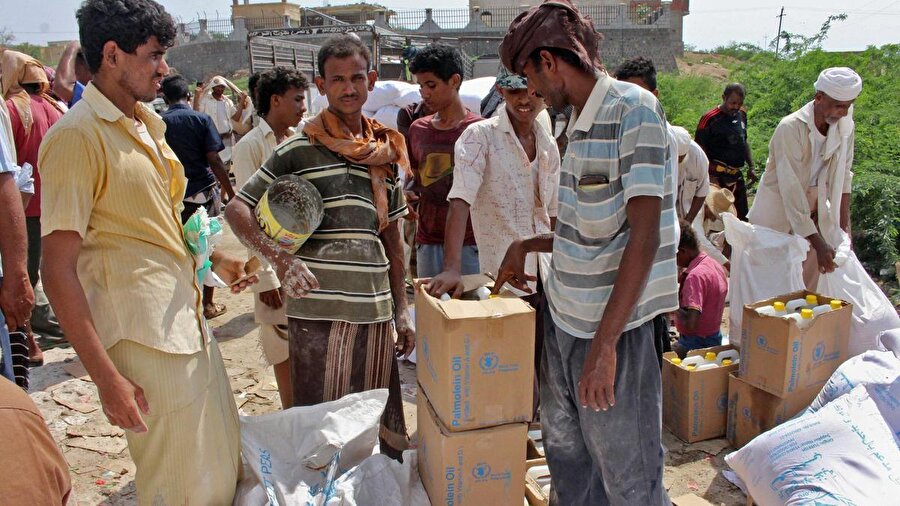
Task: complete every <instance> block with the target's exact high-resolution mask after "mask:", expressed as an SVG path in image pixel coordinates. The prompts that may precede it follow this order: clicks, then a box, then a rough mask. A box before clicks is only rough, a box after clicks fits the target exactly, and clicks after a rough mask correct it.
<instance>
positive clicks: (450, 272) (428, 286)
mask: <svg viewBox="0 0 900 506" xmlns="http://www.w3.org/2000/svg"><path fill="white" fill-rule="evenodd" d="M419 285H425V291H426V292H428V295H431V296H432V297H440V296H441V295H443V294H445V293H447V294H450V296H451V297H453V298H454V299H458V298H460V297H461V296H462V294H463V282H462V276H461V275H460V273H459V271H458V270H456V269H447V270H445V271H444V272H442V273H440V274H438V275H437V276H435V277H433V278H426V279H422V280H419V282H418V283H417V288H418V286H419Z"/></svg>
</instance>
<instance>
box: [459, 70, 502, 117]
mask: <svg viewBox="0 0 900 506" xmlns="http://www.w3.org/2000/svg"><path fill="white" fill-rule="evenodd" d="M495 82H497V79H496V78H495V77H479V78H478V79H469V80H468V81H463V83H462V85H461V86H460V88H459V98H461V99H462V103H463V105H464V106H466V108H467V109H469V110H470V111H472V112H474V113H475V114H481V101H482V100H484V97H486V96H488V93H490V92H491V88H493V87H494V83H495Z"/></svg>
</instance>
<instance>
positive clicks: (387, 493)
mask: <svg viewBox="0 0 900 506" xmlns="http://www.w3.org/2000/svg"><path fill="white" fill-rule="evenodd" d="M417 457H418V456H417V454H416V451H415V450H407V451H405V452H403V463H402V464H401V463H399V462H397V461H396V460H394V459H391V458H389V457H385V456H384V455H372V456H371V457H369V458H367V459H366V460H364V461H363V462H362V463H361V464H360V465H358V466H356V467H354V468H353V469H351V470H349V471H347V473H346V474H344V475H343V476H341V477H340V479H338V480H337V481H336V482H335V484H334V495H333V496H332V497H331V498H330V499H328V502H327V503H325V504H326V506H369V505H377V506H430V505H431V502H429V500H428V494H427V493H426V492H425V487H424V486H423V485H422V480H421V478H419V468H418V460H417Z"/></svg>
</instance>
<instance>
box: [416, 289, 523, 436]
mask: <svg viewBox="0 0 900 506" xmlns="http://www.w3.org/2000/svg"><path fill="white" fill-rule="evenodd" d="M465 278H467V277H464V279H465ZM481 278H483V276H482V277H481ZM470 279H471V278H470ZM476 279H477V278H476ZM484 279H487V278H484ZM534 318H535V313H534V309H532V308H531V306H529V305H528V304H527V303H526V302H524V301H522V300H521V299H519V298H517V297H500V298H492V299H488V300H457V299H453V300H448V301H441V300H440V299H436V298H434V297H431V296H430V295H428V294H427V293H426V292H425V290H424V288H420V289H419V290H418V291H417V292H416V335H417V337H416V340H417V342H416V346H417V348H416V350H417V361H418V363H417V373H416V374H417V377H418V380H419V384H420V385H421V387H422V391H423V392H425V395H427V396H428V399H429V400H430V401H431V404H432V406H434V410H435V412H436V413H437V414H438V417H439V418H440V420H441V421H442V422H444V424H445V425H446V426H447V427H448V428H449V429H450V430H451V431H464V430H472V429H477V428H480V427H491V426H494V425H502V424H507V423H513V422H527V421H529V420H531V415H532V409H533V406H532V397H533V384H534ZM523 448H524V441H523Z"/></svg>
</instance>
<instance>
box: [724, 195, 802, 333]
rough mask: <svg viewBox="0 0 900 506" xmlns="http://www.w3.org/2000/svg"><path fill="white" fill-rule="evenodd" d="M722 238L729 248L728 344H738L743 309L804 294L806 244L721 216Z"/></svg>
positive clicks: (789, 236) (800, 238) (790, 236)
mask: <svg viewBox="0 0 900 506" xmlns="http://www.w3.org/2000/svg"><path fill="white" fill-rule="evenodd" d="M722 221H724V222H725V238H726V240H727V241H728V244H730V245H731V280H730V283H729V287H728V288H729V294H730V296H729V299H728V303H729V308H730V316H729V318H728V334H729V336H728V337H729V342H730V343H731V344H733V345H736V346H740V344H741V330H742V327H741V320H742V319H743V314H744V305H746V304H753V303H754V302H759V301H761V300H765V299H770V298H772V297H777V296H779V295H784V294H786V293H791V292H796V291H798V290H803V289H804V288H805V285H804V284H803V260H804V259H805V258H806V251H807V250H808V249H809V242H808V241H807V240H806V239H804V238H802V237H798V236H796V235H791V234H783V233H781V232H777V231H775V230H772V229H770V228H767V227H763V226H760V225H751V224H749V223H745V222H743V221H740V220H738V219H737V217H736V216H734V215H733V214H731V213H723V214H722Z"/></svg>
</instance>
